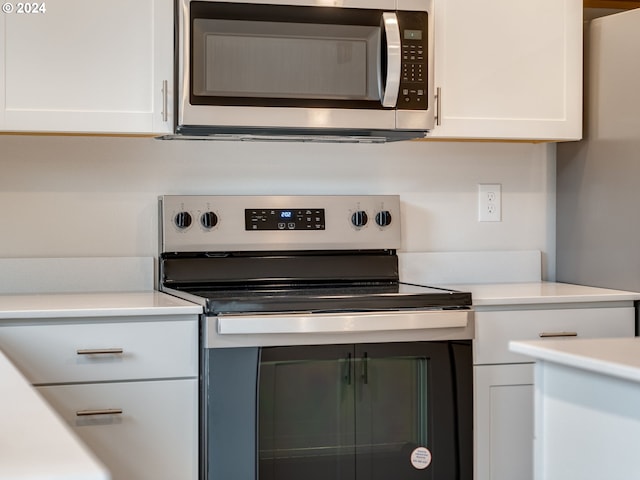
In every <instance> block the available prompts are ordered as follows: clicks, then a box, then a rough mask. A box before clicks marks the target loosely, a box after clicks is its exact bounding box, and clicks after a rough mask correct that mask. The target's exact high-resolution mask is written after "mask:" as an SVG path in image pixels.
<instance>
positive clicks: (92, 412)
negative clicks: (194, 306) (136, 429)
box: [76, 408, 123, 417]
mask: <svg viewBox="0 0 640 480" xmlns="http://www.w3.org/2000/svg"><path fill="white" fill-rule="evenodd" d="M122 413H123V412H122V409H121V408H105V409H100V410H79V411H77V412H76V416H77V417H89V416H94V415H122Z"/></svg>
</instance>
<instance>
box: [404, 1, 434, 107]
mask: <svg viewBox="0 0 640 480" xmlns="http://www.w3.org/2000/svg"><path fill="white" fill-rule="evenodd" d="M397 15H398V24H399V26H400V40H401V42H402V64H401V75H400V91H399V92H398V108H401V109H403V110H425V109H427V108H428V107H429V102H428V100H429V99H428V95H427V78H428V73H429V72H428V71H427V70H428V56H427V51H428V49H427V47H428V45H427V41H428V40H427V39H428V35H427V14H426V13H423V12H397Z"/></svg>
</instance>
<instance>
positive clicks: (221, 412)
mask: <svg viewBox="0 0 640 480" xmlns="http://www.w3.org/2000/svg"><path fill="white" fill-rule="evenodd" d="M400 219H401V212H400V200H399V197H397V196H164V197H162V198H161V199H160V245H161V251H160V256H159V273H160V279H159V284H160V288H161V290H163V291H165V292H167V293H170V294H173V295H177V296H179V297H182V298H185V299H188V300H191V301H195V302H197V303H199V304H201V305H203V307H204V314H203V315H202V318H201V325H200V344H201V355H200V358H201V370H200V391H201V395H200V410H201V412H200V413H201V425H200V428H201V432H200V433H201V436H200V446H201V449H200V459H201V478H202V479H207V480H213V479H220V478H224V479H231V478H233V479H237V480H258V479H259V480H289V479H299V478H305V480H315V479H318V480H320V479H322V480H327V479H344V480H351V479H354V480H355V479H356V478H357V479H372V480H391V479H392V480H413V479H416V480H417V479H424V480H436V479H441V478H446V479H451V480H454V479H455V480H471V478H472V469H473V453H472V452H473V446H472V443H473V442H472V423H473V421H472V417H473V415H472V410H473V407H472V396H473V395H472V360H471V339H472V337H473V311H472V309H471V294H469V293H466V292H458V291H453V290H447V289H441V288H433V287H426V286H420V285H411V284H405V283H402V282H401V281H400V278H399V273H398V258H397V253H396V252H397V249H398V248H400V242H401V237H400V233H401V229H400Z"/></svg>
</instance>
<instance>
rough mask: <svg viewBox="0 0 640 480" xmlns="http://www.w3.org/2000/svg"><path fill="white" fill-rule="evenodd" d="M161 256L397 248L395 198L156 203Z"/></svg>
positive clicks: (198, 198)
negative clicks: (191, 253) (158, 209)
mask: <svg viewBox="0 0 640 480" xmlns="http://www.w3.org/2000/svg"><path fill="white" fill-rule="evenodd" d="M160 230H161V239H160V240H161V246H160V248H161V252H221V251H261V250H332V249H398V248H400V199H399V197H398V196H397V195H340V196H333V195H332V196H317V195H316V196H208V195H165V196H163V197H161V198H160Z"/></svg>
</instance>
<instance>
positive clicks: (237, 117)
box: [175, 0, 435, 134]
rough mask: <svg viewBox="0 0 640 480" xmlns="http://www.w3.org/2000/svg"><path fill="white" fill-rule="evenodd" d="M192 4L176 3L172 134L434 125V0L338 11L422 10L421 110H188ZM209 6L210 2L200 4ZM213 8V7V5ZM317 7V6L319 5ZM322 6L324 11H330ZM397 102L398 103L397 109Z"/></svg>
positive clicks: (268, 0) (358, 0)
mask: <svg viewBox="0 0 640 480" xmlns="http://www.w3.org/2000/svg"><path fill="white" fill-rule="evenodd" d="M192 1H194V0H176V10H177V11H176V77H177V78H176V85H177V92H176V93H177V94H176V95H175V97H176V98H175V102H176V112H177V115H176V131H177V132H181V131H182V132H183V133H186V134H189V133H191V132H199V131H203V129H204V128H205V127H215V128H221V127H224V128H226V129H232V128H233V129H236V130H238V132H242V131H245V130H243V129H250V128H261V129H291V130H298V131H300V130H305V129H319V130H327V131H331V132H334V131H336V130H337V131H340V130H345V131H365V130H371V131H394V130H407V131H427V130H430V129H432V128H433V126H434V123H435V105H434V103H435V102H434V79H435V77H434V74H433V70H434V48H433V45H434V38H435V35H434V20H433V11H434V7H433V0H374V1H367V0H346V1H344V2H342V4H341V5H340V7H341V8H359V9H375V10H385V11H389V12H395V11H422V12H426V13H427V14H428V25H427V33H428V38H427V52H426V54H427V59H428V67H427V68H428V71H427V92H426V97H427V99H428V105H429V107H428V108H427V109H426V110H403V109H401V108H398V107H393V108H380V109H358V108H323V107H321V106H320V107H277V106H270V107H268V108H265V107H252V106H226V105H192V104H191V102H190V78H189V76H190V71H191V66H190V36H191V31H190V30H191V27H190V15H189V5H190V3H191V2H192ZM204 1H212V0H204ZM212 3H215V2H213V1H212ZM233 3H239V4H242V3H256V4H267V5H290V6H314V7H317V6H318V2H317V0H285V1H279V0H247V1H244V0H233ZM320 3H322V2H320ZM329 3H330V2H327V6H333V5H332V4H329ZM399 103H400V100H398V104H399Z"/></svg>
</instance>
